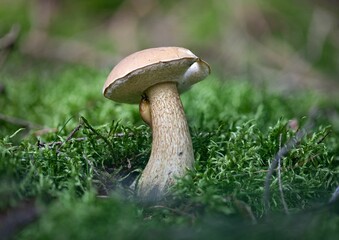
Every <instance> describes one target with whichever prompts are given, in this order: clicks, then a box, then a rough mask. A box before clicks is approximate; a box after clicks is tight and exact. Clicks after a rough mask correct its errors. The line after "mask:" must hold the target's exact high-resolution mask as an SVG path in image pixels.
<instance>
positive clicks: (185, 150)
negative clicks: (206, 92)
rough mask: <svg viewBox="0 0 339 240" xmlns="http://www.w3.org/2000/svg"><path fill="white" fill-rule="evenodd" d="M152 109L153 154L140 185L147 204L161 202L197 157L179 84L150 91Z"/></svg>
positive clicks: (152, 88)
mask: <svg viewBox="0 0 339 240" xmlns="http://www.w3.org/2000/svg"><path fill="white" fill-rule="evenodd" d="M146 94H147V97H148V99H149V102H150V106H151V117H152V136H153V140H152V152H151V156H150V159H149V161H148V164H147V166H146V168H145V169H144V171H143V173H142V175H141V177H140V179H139V182H138V195H139V197H140V198H141V199H142V200H143V201H151V202H154V201H158V200H161V199H162V198H163V197H164V196H165V195H166V194H167V192H168V190H169V187H170V186H172V185H173V184H174V183H175V181H176V178H178V177H182V176H183V175H184V174H185V173H186V171H187V169H189V168H192V166H193V163H194V154H193V147H192V140H191V136H190V133H189V129H188V124H187V121H186V117H185V113H184V110H183V106H182V103H181V100H180V97H179V93H178V90H177V86H176V83H161V84H157V85H154V86H153V87H151V88H149V89H148V90H147V91H146Z"/></svg>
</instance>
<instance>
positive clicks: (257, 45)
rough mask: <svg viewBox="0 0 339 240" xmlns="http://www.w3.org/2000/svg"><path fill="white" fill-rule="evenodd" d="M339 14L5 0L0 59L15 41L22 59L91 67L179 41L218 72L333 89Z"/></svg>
mask: <svg viewBox="0 0 339 240" xmlns="http://www.w3.org/2000/svg"><path fill="white" fill-rule="evenodd" d="M338 12H339V3H338V1H336V0H321V1H320V0H319V1H316V0H313V1H308V0H300V1H292V0H284V1H283V0H271V1H268V0H247V1H243V0H229V1H226V0H210V1H205V0H186V1H175V0H171V1H165V0H124V1H123V0H112V1H108V0H87V1H80V0H73V1H67V0H32V1H26V0H1V1H0V36H1V37H2V38H1V44H0V48H1V55H0V60H1V62H0V67H2V66H1V65H4V64H5V62H6V61H5V58H8V57H9V55H10V54H9V53H8V52H9V51H10V49H12V48H11V47H13V46H14V48H15V49H18V50H19V52H20V53H21V54H23V55H24V56H26V57H28V60H29V59H30V58H34V59H41V60H46V59H48V60H52V61H54V62H55V61H59V62H67V63H68V62H71V63H79V64H84V65H87V66H90V67H93V68H110V67H112V66H114V64H115V63H117V61H118V60H119V59H121V58H122V57H124V56H126V55H128V54H130V53H132V52H135V51H137V50H140V49H144V48H149V47H156V46H183V47H187V48H189V49H191V50H192V51H193V52H194V53H196V54H197V55H198V56H201V57H202V58H203V59H205V60H206V61H208V62H209V63H210V64H211V66H212V69H213V72H214V73H215V74H218V75H219V76H221V79H224V80H226V79H227V78H229V77H230V76H231V77H232V78H234V77H239V78H241V79H248V80H250V81H254V82H255V83H258V84H267V86H269V87H272V88H273V89H277V90H282V91H287V92H290V91H298V90H300V89H305V88H306V89H314V90H316V91H322V92H325V93H326V94H333V95H337V91H338V86H339V80H338V72H339V57H338V51H339V50H338V49H339V24H338ZM6 34H7V35H6ZM8 34H9V35H10V36H8ZM5 36H7V37H12V41H9V42H7V41H8V39H6V38H5ZM6 44H8V45H9V46H7V47H6ZM244 76H245V77H244Z"/></svg>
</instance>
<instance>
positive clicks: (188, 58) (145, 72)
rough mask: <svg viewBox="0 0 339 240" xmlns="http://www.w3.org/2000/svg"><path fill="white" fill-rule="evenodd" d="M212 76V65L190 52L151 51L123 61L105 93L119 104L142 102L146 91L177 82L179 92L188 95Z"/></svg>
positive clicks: (168, 49)
mask: <svg viewBox="0 0 339 240" xmlns="http://www.w3.org/2000/svg"><path fill="white" fill-rule="evenodd" d="M209 73H210V67H209V66H208V64H207V63H206V62H204V61H202V60H200V59H199V58H198V57H197V56H195V55H194V54H193V53H192V52H191V51H190V50H188V49H185V48H181V47H159V48H150V49H145V50H142V51H139V52H136V53H133V54H131V55H129V56H127V57H126V58H124V59H123V60H121V62H119V63H118V64H117V65H116V66H115V67H114V68H113V70H112V71H111V73H110V74H109V76H108V78H107V80H106V82H105V85H104V88H103V94H104V96H105V97H106V98H109V99H111V100H114V101H116V102H124V103H139V102H140V99H141V96H142V95H143V93H144V91H145V90H146V89H148V88H149V87H151V86H153V85H155V84H157V83H162V82H177V86H178V90H179V92H184V91H185V90H187V89H189V87H190V86H191V85H193V84H195V83H197V82H199V81H201V80H202V79H204V78H205V77H206V76H207V75H209Z"/></svg>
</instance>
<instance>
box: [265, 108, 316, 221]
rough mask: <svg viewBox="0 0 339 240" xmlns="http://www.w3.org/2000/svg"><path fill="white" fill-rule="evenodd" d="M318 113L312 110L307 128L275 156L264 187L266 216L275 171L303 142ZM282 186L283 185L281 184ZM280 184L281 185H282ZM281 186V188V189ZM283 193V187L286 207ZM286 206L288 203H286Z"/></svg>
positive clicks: (299, 131)
mask: <svg viewBox="0 0 339 240" xmlns="http://www.w3.org/2000/svg"><path fill="white" fill-rule="evenodd" d="M317 113H318V110H316V109H315V110H312V111H311V113H310V114H309V115H310V117H309V120H308V121H307V122H306V124H305V126H304V127H303V128H300V129H299V130H298V131H297V132H296V135H295V137H293V138H292V139H290V140H289V141H288V142H287V143H286V144H285V145H284V146H283V147H282V148H280V149H279V151H278V153H277V154H276V155H275V157H274V159H273V161H272V163H271V165H270V166H269V169H268V172H267V174H266V178H265V185H264V195H263V201H264V210H265V214H266V215H269V212H270V185H271V178H272V175H273V172H274V170H275V169H276V168H277V166H278V165H280V164H281V159H282V158H283V157H284V156H286V155H287V154H288V153H289V152H290V151H291V150H292V149H293V148H295V146H296V145H297V144H298V143H299V142H300V141H301V139H302V138H303V137H304V136H306V135H307V133H308V132H309V131H310V129H312V127H313V125H314V122H315V118H316V115H317ZM279 171H280V170H279V169H278V178H280V177H281V176H279ZM280 181H281V180H280ZM280 184H281V183H280ZM280 184H279V185H280ZM280 187H281V185H280V186H279V189H280ZM281 193H282V187H281V191H280V196H281V197H282V203H283V205H284V202H285V201H284V197H283V194H281ZM285 204H286V203H285ZM284 209H285V212H286V209H287V205H284Z"/></svg>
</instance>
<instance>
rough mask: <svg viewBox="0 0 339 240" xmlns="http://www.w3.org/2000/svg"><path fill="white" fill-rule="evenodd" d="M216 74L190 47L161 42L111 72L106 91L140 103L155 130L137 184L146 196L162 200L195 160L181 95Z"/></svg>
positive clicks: (145, 198) (120, 99)
mask: <svg viewBox="0 0 339 240" xmlns="http://www.w3.org/2000/svg"><path fill="white" fill-rule="evenodd" d="M209 74H210V67H209V65H208V64H207V63H206V62H204V61H202V60H201V59H200V58H198V57H197V56H195V55H194V54H193V53H192V52H191V51H190V50H188V49H185V48H181V47H159V48H150V49H145V50H142V51H139V52H136V53H133V54H131V55H129V56H127V57H126V58H124V59H123V60H121V61H120V62H119V63H118V64H117V65H116V66H115V67H114V68H113V70H112V71H111V73H110V74H109V76H108V78H107V80H106V82H105V85H104V88H103V94H104V96H105V97H106V98H109V99H111V100H113V101H116V102H122V103H140V105H139V110H140V114H141V117H142V119H143V120H144V121H145V122H146V123H148V125H150V126H151V129H152V150H151V156H150V159H149V161H148V163H147V165H146V167H145V169H144V171H143V173H142V174H141V176H140V178H139V180H138V183H137V195H138V197H140V199H141V200H142V201H152V202H153V201H159V200H161V199H162V198H163V197H164V196H166V195H167V193H168V192H169V187H170V186H172V185H173V184H174V183H175V182H176V179H177V178H180V177H183V176H184V175H185V173H186V172H187V169H191V168H192V167H193V163H194V154H193V147H192V140H191V136H190V133H189V128H188V124H187V121H186V117H185V113H184V110H183V106H182V103H181V100H180V97H179V93H182V92H184V91H186V90H188V89H189V88H190V86H191V85H193V84H195V83H197V82H199V81H201V80H203V79H204V78H205V77H207V76H208V75H209Z"/></svg>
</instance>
